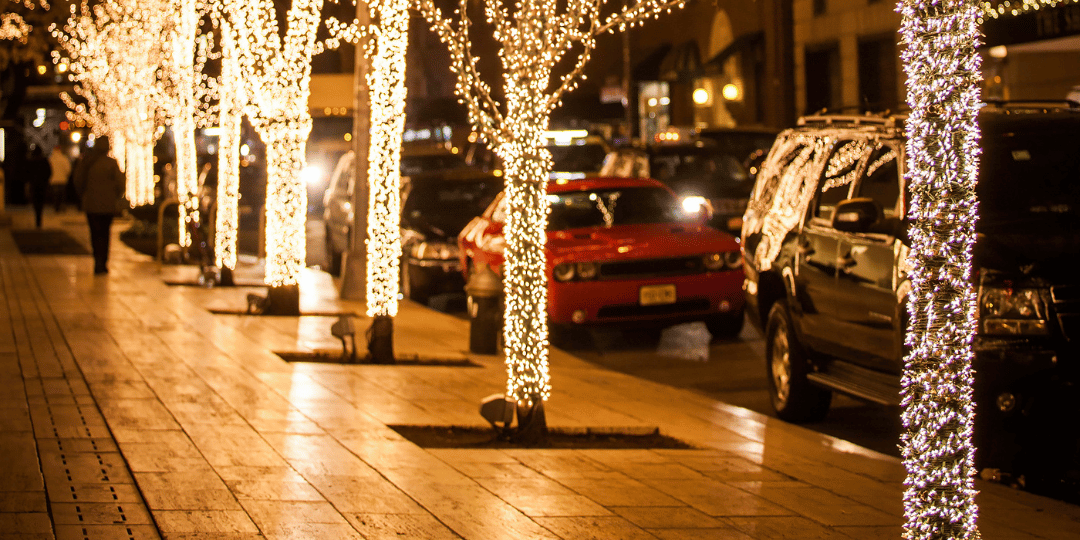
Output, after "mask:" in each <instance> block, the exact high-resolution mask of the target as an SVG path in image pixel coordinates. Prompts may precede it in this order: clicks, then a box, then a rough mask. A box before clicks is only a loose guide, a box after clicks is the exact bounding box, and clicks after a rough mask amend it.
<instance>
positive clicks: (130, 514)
mask: <svg viewBox="0 0 1080 540" xmlns="http://www.w3.org/2000/svg"><path fill="white" fill-rule="evenodd" d="M34 383H38V384H40V390H41V392H40V394H37V393H36V392H35V390H36V389H32V388H31V385H33V384H34ZM26 384H27V390H28V394H30V395H29V396H28V398H29V401H30V414H31V419H32V421H33V425H34V434H35V437H36V439H37V444H38V455H39V456H40V459H41V472H42V476H44V479H45V490H46V493H47V494H48V499H49V507H50V509H51V511H52V519H53V524H54V526H55V530H56V536H57V538H58V539H59V538H76V539H81V538H86V539H89V538H119V539H140V540H141V539H151V538H152V539H156V538H160V537H159V535H158V532H157V528H156V527H155V526H154V524H153V520H152V519H151V517H150V514H149V512H148V511H147V510H146V505H145V504H144V503H143V500H142V497H141V496H140V494H139V491H138V490H137V489H136V487H135V481H134V480H133V479H132V476H131V472H130V471H129V470H128V467H127V463H126V462H125V461H124V459H123V456H121V454H120V451H119V449H118V448H117V446H116V443H115V442H114V441H113V438H112V435H111V433H110V432H109V430H108V427H107V426H106V424H105V419H104V418H103V417H102V415H101V412H100V411H99V410H98V408H97V406H96V405H94V404H93V402H92V400H90V399H89V394H88V393H87V394H76V393H74V391H72V388H71V387H70V385H68V384H67V380H66V379H29V380H26ZM35 394H37V395H35Z"/></svg>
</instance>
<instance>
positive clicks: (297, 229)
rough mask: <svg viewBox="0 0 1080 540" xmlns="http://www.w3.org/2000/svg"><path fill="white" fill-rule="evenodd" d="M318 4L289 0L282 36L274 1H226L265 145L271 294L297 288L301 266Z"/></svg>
mask: <svg viewBox="0 0 1080 540" xmlns="http://www.w3.org/2000/svg"><path fill="white" fill-rule="evenodd" d="M322 6H323V2H322V0H293V2H292V4H291V7H290V8H289V11H288V13H287V14H286V17H285V21H286V24H287V29H286V34H285V37H284V39H282V38H281V36H280V35H279V33H278V20H277V15H276V8H275V6H274V2H273V1H272V0H225V9H224V12H225V14H226V15H227V16H228V17H229V20H230V21H231V22H232V28H233V30H234V35H235V38H236V43H235V47H236V49H235V50H236V58H237V60H238V62H239V63H238V65H239V66H240V68H241V73H243V79H244V83H245V93H246V95H247V96H248V101H249V103H248V104H247V107H246V111H245V112H246V113H247V116H248V118H250V119H251V123H252V125H253V126H254V127H255V129H256V131H258V132H259V135H260V136H261V137H262V139H263V142H264V143H266V147H267V148H266V158H267V189H266V234H265V237H266V283H267V285H270V287H271V288H272V290H271V295H273V293H274V291H273V289H274V288H279V289H292V288H295V287H296V286H297V284H298V282H299V278H300V271H301V270H302V269H303V268H304V260H305V234H304V227H305V217H306V208H307V189H306V187H305V185H304V182H303V179H302V177H301V175H300V172H301V171H302V170H303V168H304V163H305V156H304V149H305V146H306V144H307V138H308V134H309V133H310V132H311V116H310V114H309V113H308V94H309V93H310V89H309V80H310V78H311V57H312V56H313V55H315V54H317V53H318V52H319V51H321V50H322V46H321V45H320V44H319V43H317V42H316V38H315V35H316V31H317V30H318V28H319V24H320V14H321V11H322ZM298 310H299V308H298V307H296V308H295V311H297V312H298ZM290 311H293V309H290Z"/></svg>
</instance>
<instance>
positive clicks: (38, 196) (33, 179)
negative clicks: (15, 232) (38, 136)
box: [23, 146, 52, 229]
mask: <svg viewBox="0 0 1080 540" xmlns="http://www.w3.org/2000/svg"><path fill="white" fill-rule="evenodd" d="M23 170H24V171H26V187H27V189H28V190H29V191H30V202H31V203H32V204H33V205H34V226H35V227H37V228H39V229H40V228H41V214H42V213H43V212H44V211H45V198H46V197H47V196H48V194H49V175H50V174H51V172H52V169H51V168H50V166H49V160H47V159H45V154H44V153H43V152H42V151H41V147H40V146H34V147H32V148H31V149H30V156H28V157H27V158H26V167H25V169H23Z"/></svg>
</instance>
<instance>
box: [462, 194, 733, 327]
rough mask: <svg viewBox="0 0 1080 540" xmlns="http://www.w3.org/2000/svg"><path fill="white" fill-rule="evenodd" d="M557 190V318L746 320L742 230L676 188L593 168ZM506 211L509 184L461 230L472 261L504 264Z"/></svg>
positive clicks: (552, 247)
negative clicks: (691, 204)
mask: <svg viewBox="0 0 1080 540" xmlns="http://www.w3.org/2000/svg"><path fill="white" fill-rule="evenodd" d="M547 191H548V200H549V202H550V203H551V213H550V215H549V216H548V233H547V238H548V240H547V266H548V276H549V281H548V316H549V317H550V319H549V320H550V322H551V323H552V324H554V325H574V324H577V325H586V324H601V323H621V322H655V323H675V322H681V321H694V320H701V321H705V322H706V323H707V324H708V326H709V331H710V332H711V333H712V334H713V335H714V336H734V335H737V334H738V333H739V331H740V330H741V329H742V324H743V291H742V283H743V270H742V259H741V257H740V254H739V243H738V240H736V239H735V238H733V237H732V236H731V235H729V234H727V233H724V232H720V231H718V230H716V229H713V228H711V227H708V226H706V225H705V224H704V219H705V218H704V216H701V215H698V214H696V213H695V214H692V213H690V212H691V210H689V209H684V208H683V207H682V204H681V203H680V202H679V200H678V199H677V198H676V197H675V194H674V193H673V192H672V191H671V190H670V189H669V188H667V187H666V186H664V185H663V184H661V183H660V182H657V181H655V180H650V179H643V178H590V179H582V180H558V181H553V182H550V183H549V184H548V189H547ZM694 210H696V209H694ZM505 219H506V201H505V198H504V196H503V194H502V193H500V194H499V195H498V196H497V197H496V198H495V200H494V201H493V202H492V203H491V204H490V205H489V206H488V207H487V209H486V210H485V211H484V213H483V215H481V216H479V217H476V218H474V219H473V220H472V221H471V222H470V223H469V224H468V225H466V226H465V228H464V229H463V230H462V231H461V234H459V235H458V244H459V245H460V247H461V257H462V268H463V269H466V271H468V269H472V268H474V265H475V267H476V268H481V266H480V265H485V264H486V265H489V266H490V267H491V268H492V269H493V270H494V271H495V272H496V273H500V269H501V267H502V262H503V246H504V239H503V224H504V222H505ZM466 277H468V276H466Z"/></svg>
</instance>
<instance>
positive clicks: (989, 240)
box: [974, 231, 1080, 281]
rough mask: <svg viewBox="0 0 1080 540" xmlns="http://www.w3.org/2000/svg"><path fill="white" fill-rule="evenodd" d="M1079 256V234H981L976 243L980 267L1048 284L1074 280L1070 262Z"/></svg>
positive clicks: (1072, 266)
mask: <svg viewBox="0 0 1080 540" xmlns="http://www.w3.org/2000/svg"><path fill="white" fill-rule="evenodd" d="M1077 253H1080V232H1061V231H1058V232H1055V233H1050V232H1049V231H1047V232H1043V233H1041V234H1035V233H1004V232H994V233H987V232H981V233H979V234H978V237H977V240H976V242H975V252H974V258H975V264H976V265H977V266H978V267H981V268H988V269H993V270H999V271H1002V272H1007V273H1011V274H1015V275H1025V276H1031V277H1040V278H1045V279H1048V280H1051V281H1061V280H1075V279H1076V278H1075V276H1076V266H1075V263H1073V260H1074V259H1075V258H1076V254H1077Z"/></svg>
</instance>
